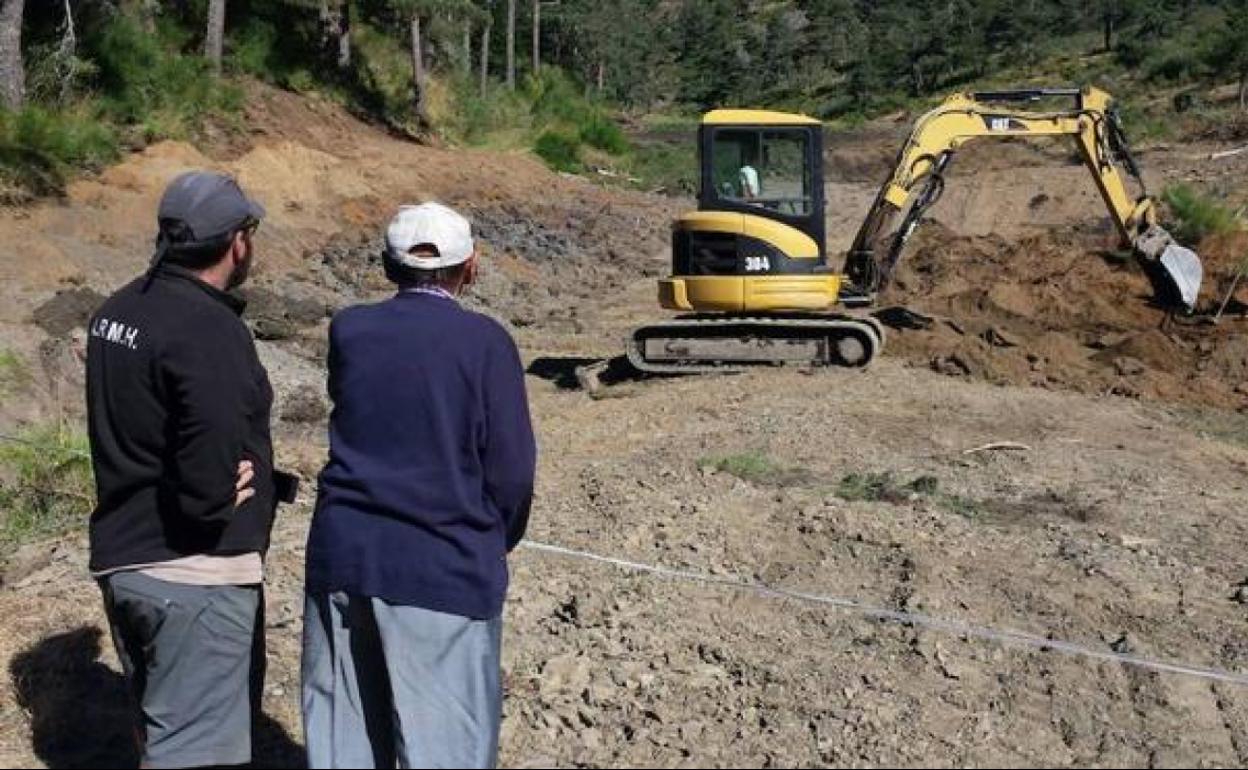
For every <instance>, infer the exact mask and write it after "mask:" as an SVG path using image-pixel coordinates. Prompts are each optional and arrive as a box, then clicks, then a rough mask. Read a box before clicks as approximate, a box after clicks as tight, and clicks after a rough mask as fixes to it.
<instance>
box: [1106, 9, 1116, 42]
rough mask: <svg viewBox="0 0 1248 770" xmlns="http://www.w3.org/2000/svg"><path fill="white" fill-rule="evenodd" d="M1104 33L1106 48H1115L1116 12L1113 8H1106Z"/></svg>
mask: <svg viewBox="0 0 1248 770" xmlns="http://www.w3.org/2000/svg"><path fill="white" fill-rule="evenodd" d="M1104 22H1105V25H1104V33H1105V50H1106V51H1112V50H1114V14H1113V11H1112V10H1106V11H1105V16H1104Z"/></svg>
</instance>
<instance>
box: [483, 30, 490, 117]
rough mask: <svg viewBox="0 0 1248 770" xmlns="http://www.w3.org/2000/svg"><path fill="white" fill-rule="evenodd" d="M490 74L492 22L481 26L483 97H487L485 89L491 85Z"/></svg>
mask: <svg viewBox="0 0 1248 770" xmlns="http://www.w3.org/2000/svg"><path fill="white" fill-rule="evenodd" d="M489 76H490V24H489V23H488V22H487V23H486V24H485V26H483V27H482V28H481V98H483V99H484V98H485V89H486V86H487V85H489Z"/></svg>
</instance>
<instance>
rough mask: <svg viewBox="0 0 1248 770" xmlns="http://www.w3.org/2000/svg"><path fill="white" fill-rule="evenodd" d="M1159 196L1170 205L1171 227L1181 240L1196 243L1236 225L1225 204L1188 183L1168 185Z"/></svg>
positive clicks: (1232, 212)
mask: <svg viewBox="0 0 1248 770" xmlns="http://www.w3.org/2000/svg"><path fill="white" fill-rule="evenodd" d="M1161 199H1162V200H1163V201H1165V203H1166V205H1167V206H1169V207H1170V214H1171V217H1172V219H1173V228H1172V230H1173V232H1174V235H1175V237H1177V238H1178V239H1179V240H1180V241H1182V242H1183V243H1193V244H1195V243H1200V241H1201V240H1203V239H1204V238H1206V237H1208V236H1211V235H1226V234H1228V233H1231V232H1233V231H1234V230H1235V229H1237V228H1238V227H1239V226H1240V222H1239V219H1238V217H1237V216H1236V214H1235V211H1233V210H1232V209H1231V208H1230V207H1229V206H1227V205H1225V204H1223V203H1222V202H1221V201H1220V200H1218V199H1217V198H1215V197H1213V196H1212V195H1208V194H1206V193H1202V192H1200V191H1198V190H1196V189H1195V188H1194V187H1192V186H1190V185H1186V184H1176V185H1170V186H1169V187H1167V188H1166V189H1165V190H1164V191H1163V192H1162V194H1161Z"/></svg>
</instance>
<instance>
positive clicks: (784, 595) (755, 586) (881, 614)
mask: <svg viewBox="0 0 1248 770" xmlns="http://www.w3.org/2000/svg"><path fill="white" fill-rule="evenodd" d="M0 441H9V442H11V443H15V444H24V445H26V446H30V447H33V448H35V449H41V450H44V451H50V452H58V451H59V452H62V453H66V454H71V455H77V456H90V455H89V453H87V452H84V451H81V450H75V449H68V448H60V447H48V446H41V445H39V444H37V443H35V442H33V441H27V440H26V439H22V438H18V437H16V436H6V435H3V434H0ZM520 545H521V547H524V548H529V549H531V550H535V551H545V552H548V553H554V554H559V555H561V556H570V557H573V558H579V559H583V560H586V561H595V562H600V563H602V564H610V565H613V566H616V567H620V568H621V569H627V570H631V571H633V572H645V573H649V574H652V575H660V576H663V577H669V578H675V579H678V580H684V581H687V582H693V583H705V584H710V585H721V586H726V587H729V588H736V589H741V590H745V591H751V592H753V593H756V594H759V595H761V596H769V597H772V598H778V599H796V600H798V601H804V602H810V603H813V604H822V605H825V606H831V607H838V608H840V609H844V610H849V611H851V612H856V613H858V614H860V615H864V616H866V617H870V618H875V619H877V620H887V621H891V622H894V623H901V624H910V625H916V626H924V627H926V628H930V629H933V630H936V631H944V632H946V633H948V634H952V635H955V636H970V637H975V638H978V639H985V640H988V641H994V642H999V643H1001V644H1004V645H1007V646H1008V645H1013V646H1018V647H1033V648H1036V649H1039V650H1055V651H1057V652H1061V653H1065V654H1067V655H1074V656H1081V657H1085V658H1092V659H1096V660H1104V661H1109V662H1113V663H1122V664H1125V665H1128V666H1137V667H1139V668H1145V669H1149V670H1152V671H1161V672H1165V673H1171V674H1180V675H1182V676H1191V677H1197V678H1199V679H1208V680H1212V681H1217V682H1226V683H1228V684H1239V685H1248V674H1237V673H1234V672H1232V671H1225V670H1223V669H1217V668H1209V667H1206V666H1197V665H1193V664H1189V663H1182V662H1170V661H1164V660H1156V659H1153V658H1145V657H1141V656H1139V655H1131V654H1129V653H1122V652H1113V651H1107V650H1098V649H1096V648H1094V647H1087V646H1084V645H1081V644H1076V643H1074V642H1066V641H1062V640H1060V639H1050V638H1047V637H1043V636H1036V635H1035V634H1029V633H1026V632H1023V631H1009V630H1003V629H995V628H990V627H988V626H977V625H973V624H971V623H966V622H964V621H961V620H951V619H948V618H938V617H935V616H933V615H924V614H921V613H916V612H902V611H899V610H889V609H885V608H883V607H872V606H871V605H868V604H864V603H863V602H860V601H858V600H856V599H848V598H844V597H837V596H826V595H823V594H813V593H807V592H805V591H794V590H791V589H788V588H775V587H772V586H767V585H763V584H761V583H749V582H746V581H744V580H740V579H737V578H731V577H724V576H721V575H711V574H709V573H705V572H692V571H689V570H677V569H670V568H668V567H660V566H657V565H653V564H642V563H641V562H634V561H628V560H626V559H617V558H614V557H611V556H601V555H599V554H595V553H589V552H588V551H577V550H574V549H572V548H564V547H562V546H558V545H550V544H547V543H538V542H536V541H533V540H525V541H523V542H521V543H520Z"/></svg>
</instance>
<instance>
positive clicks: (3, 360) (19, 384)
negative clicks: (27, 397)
mask: <svg viewBox="0 0 1248 770" xmlns="http://www.w3.org/2000/svg"><path fill="white" fill-rule="evenodd" d="M31 382H33V378H32V377H31V374H30V367H28V366H27V365H26V362H25V361H23V360H22V358H21V356H19V355H18V354H16V353H14V352H13V351H12V350H0V395H6V396H9V395H13V394H14V393H19V392H21V391H22V390H25V389H26V388H27V387H29V386H30V384H31Z"/></svg>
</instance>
